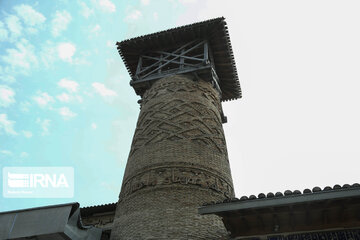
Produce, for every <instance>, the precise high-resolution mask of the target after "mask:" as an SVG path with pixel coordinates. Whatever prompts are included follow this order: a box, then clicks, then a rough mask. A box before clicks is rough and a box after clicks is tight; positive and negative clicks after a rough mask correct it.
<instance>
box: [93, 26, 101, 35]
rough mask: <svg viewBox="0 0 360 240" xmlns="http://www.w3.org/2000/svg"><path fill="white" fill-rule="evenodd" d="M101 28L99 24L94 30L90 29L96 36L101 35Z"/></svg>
mask: <svg viewBox="0 0 360 240" xmlns="http://www.w3.org/2000/svg"><path fill="white" fill-rule="evenodd" d="M100 30H101V27H100V25H99V24H96V25H95V26H94V27H93V28H91V29H90V33H92V34H94V35H95V36H98V35H99V32H100Z"/></svg>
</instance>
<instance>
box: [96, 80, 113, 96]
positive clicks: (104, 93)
mask: <svg viewBox="0 0 360 240" xmlns="http://www.w3.org/2000/svg"><path fill="white" fill-rule="evenodd" d="M91 85H92V87H93V88H94V89H95V91H96V92H97V93H98V94H100V95H101V96H102V97H115V96H117V93H116V92H115V91H113V90H111V89H108V88H106V87H105V85H104V84H102V83H98V82H94V83H93V84H91Z"/></svg>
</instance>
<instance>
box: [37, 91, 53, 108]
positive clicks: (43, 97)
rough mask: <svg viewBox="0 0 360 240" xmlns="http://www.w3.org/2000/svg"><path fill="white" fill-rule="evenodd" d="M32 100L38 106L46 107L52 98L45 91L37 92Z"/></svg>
mask: <svg viewBox="0 0 360 240" xmlns="http://www.w3.org/2000/svg"><path fill="white" fill-rule="evenodd" d="M33 99H34V101H35V102H36V103H37V104H38V105H39V106H40V107H46V106H48V104H49V103H52V102H54V98H53V97H52V96H50V95H49V94H48V93H47V92H41V91H38V92H37V96H34V97H33Z"/></svg>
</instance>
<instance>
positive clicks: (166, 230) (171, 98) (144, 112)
mask: <svg viewBox="0 0 360 240" xmlns="http://www.w3.org/2000/svg"><path fill="white" fill-rule="evenodd" d="M220 112H221V102H220V95H219V93H218V92H217V90H216V89H214V88H213V87H212V85H211V83H209V82H206V81H204V80H201V79H199V80H195V79H193V78H192V77H191V76H187V75H174V76H170V77H166V78H163V79H160V80H158V81H156V82H155V83H154V84H153V85H152V86H151V88H149V89H148V90H147V91H146V93H145V94H144V96H143V99H142V103H141V111H140V115H139V118H138V122H137V127H136V130H135V135H134V138H133V142H132V147H131V150H130V154H129V158H128V162H127V166H126V170H125V174H124V178H123V184H122V188H121V193H120V196H119V202H118V206H117V210H116V215H115V220H114V225H113V229H112V239H221V238H223V237H224V236H226V235H227V232H226V230H225V228H224V226H223V223H222V221H221V219H220V218H219V217H217V216H200V215H199V214H198V210H197V208H198V207H199V206H200V205H202V204H203V203H204V202H211V201H221V200H224V199H226V198H231V197H234V191H233V184H232V178H231V173H230V167H229V162H228V156H227V150H226V143H225V137H224V132H223V128H222V123H221V115H220Z"/></svg>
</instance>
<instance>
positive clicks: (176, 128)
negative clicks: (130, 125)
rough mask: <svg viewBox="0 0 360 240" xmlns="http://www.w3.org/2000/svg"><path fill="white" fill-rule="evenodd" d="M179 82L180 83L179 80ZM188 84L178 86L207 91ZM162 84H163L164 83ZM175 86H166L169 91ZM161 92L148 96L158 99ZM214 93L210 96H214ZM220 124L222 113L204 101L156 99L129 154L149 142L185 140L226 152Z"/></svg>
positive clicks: (144, 113) (143, 116) (145, 113)
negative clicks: (161, 100) (162, 100)
mask: <svg viewBox="0 0 360 240" xmlns="http://www.w3.org/2000/svg"><path fill="white" fill-rule="evenodd" d="M177 83H178V84H179V82H177ZM180 84H181V83H180ZM169 85H170V84H169ZM187 85H188V86H186V87H184V86H183V87H184V88H180V87H179V88H177V89H188V90H189V88H190V89H193V90H194V91H195V89H196V91H200V92H201V93H204V92H203V89H201V87H199V86H198V87H195V86H196V85H195V86H194V85H193V84H187ZM176 86H177V85H176ZM162 87H164V86H163V85H162ZM173 87H174V86H172V88H173ZM188 87H189V88H188ZM172 88H166V90H169V91H170V90H172ZM151 90H153V89H151ZM207 91H208V90H207ZM159 92H160V93H159ZM163 92H164V91H163ZM209 92H210V91H209ZM158 94H164V93H161V91H160V90H159V89H158V91H153V92H152V93H151V94H150V95H147V96H146V98H147V99H149V98H152V97H157V98H158V97H159V95H158ZM167 94H168V93H167ZM204 94H205V93H204ZM212 94H213V93H212ZM212 94H211V95H210V94H208V95H209V96H212ZM205 95H206V94H205ZM150 96H151V97H150ZM143 104H144V103H143ZM219 126H221V119H220V116H219V114H218V113H216V112H215V110H214V109H212V108H209V107H207V106H206V105H204V104H203V103H201V102H196V101H194V100H193V101H191V102H189V101H187V102H186V101H183V100H181V99H172V100H170V101H169V102H166V101H164V102H157V103H156V104H154V105H152V106H149V107H147V109H146V111H142V112H141V114H140V116H139V120H138V123H137V127H136V132H135V135H134V140H133V142H132V148H131V150H130V155H129V156H132V155H133V154H134V153H135V152H136V151H137V150H138V149H139V148H141V147H143V146H146V145H148V144H150V143H157V142H161V141H164V140H170V141H177V140H182V139H188V140H191V141H193V142H194V143H198V144H200V145H203V146H212V147H215V148H216V149H217V150H218V151H219V152H220V153H225V154H226V145H225V141H224V139H225V138H224V133H223V131H222V129H221V128H219Z"/></svg>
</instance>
